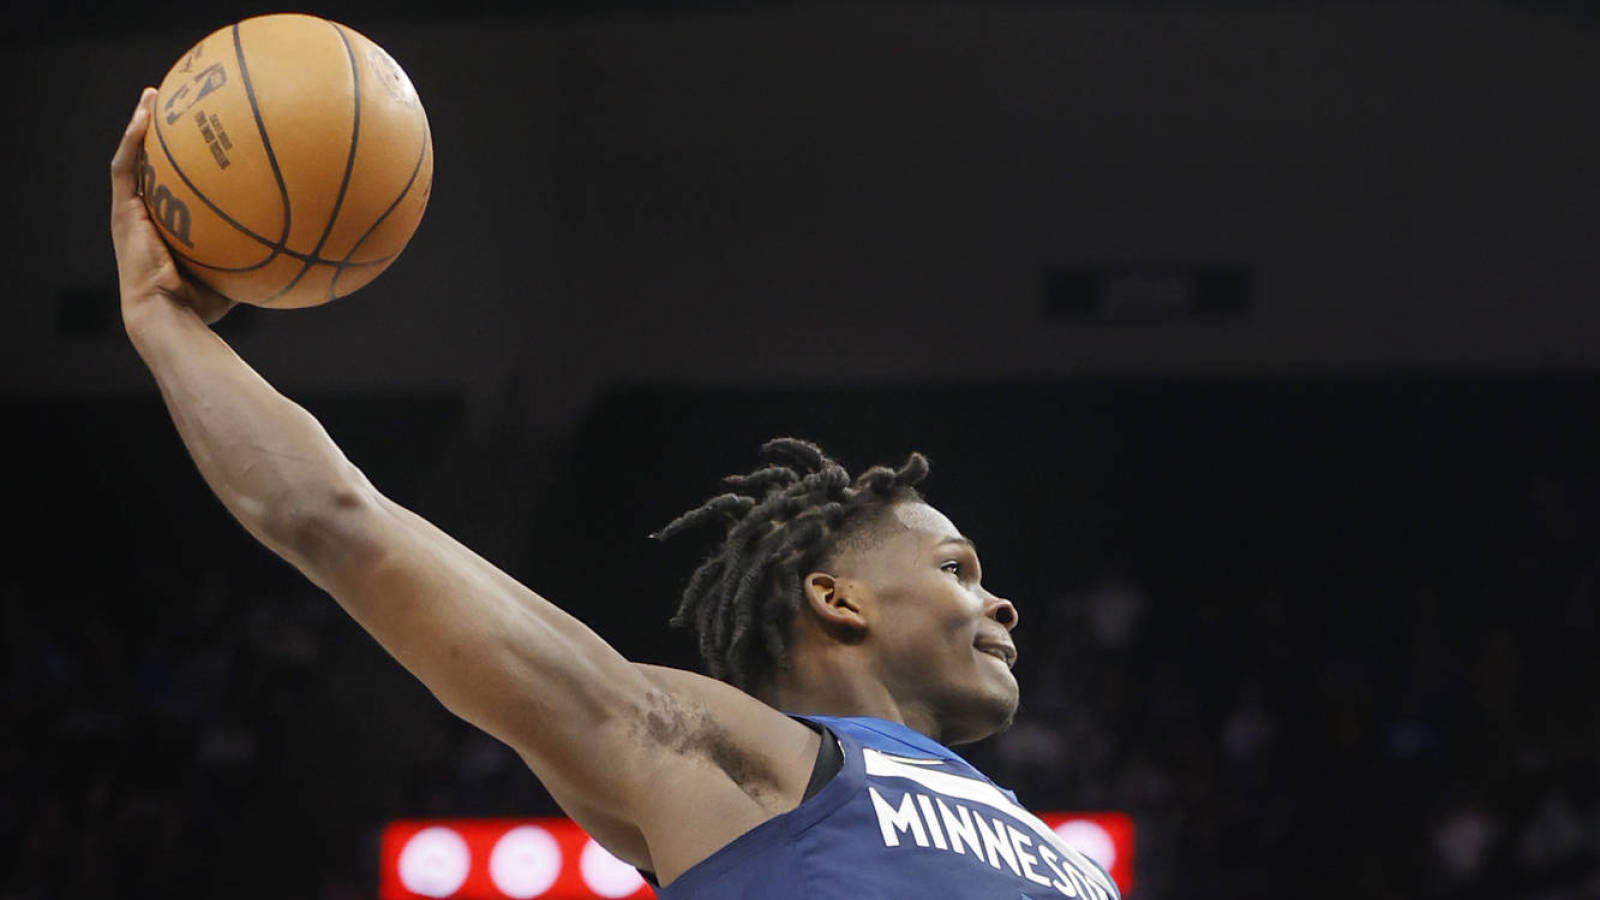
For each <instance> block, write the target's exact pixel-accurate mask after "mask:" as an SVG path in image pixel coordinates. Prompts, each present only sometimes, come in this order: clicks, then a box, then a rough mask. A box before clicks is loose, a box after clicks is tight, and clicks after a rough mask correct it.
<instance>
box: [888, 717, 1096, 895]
mask: <svg viewBox="0 0 1600 900" xmlns="http://www.w3.org/2000/svg"><path fill="white" fill-rule="evenodd" d="M861 753H862V758H863V764H864V765H863V768H864V770H865V773H866V776H867V785H866V788H867V796H868V798H870V799H871V801H872V808H873V812H874V813H875V814H876V816H877V820H878V832H879V835H880V836H881V837H882V838H883V845H884V846H885V847H918V848H922V849H924V850H934V851H938V852H943V853H950V854H956V855H960V856H965V857H967V858H968V859H969V860H970V861H971V863H972V864H973V865H985V866H988V867H989V868H991V869H993V870H995V871H996V872H1010V873H1011V874H1012V875H1013V876H1016V877H1018V878H1025V879H1027V880H1028V881H1030V882H1032V883H1033V884H1036V885H1040V886H1044V887H1049V888H1053V889H1054V890H1055V892H1056V893H1057V894H1060V895H1061V896H1064V897H1082V898H1086V900H1108V898H1112V897H1116V896H1117V889H1116V887H1115V886H1114V885H1113V884H1112V883H1111V880H1110V879H1109V878H1107V877H1106V876H1105V875H1104V874H1103V873H1101V871H1100V869H1099V868H1098V867H1097V866H1095V865H1094V864H1093V863H1091V862H1089V861H1088V859H1087V858H1085V857H1084V856H1083V855H1082V854H1080V853H1078V852H1077V851H1075V850H1073V849H1072V848H1071V847H1068V846H1067V845H1066V843H1065V842H1063V841H1062V840H1061V838H1060V836H1058V835H1057V834H1056V833H1055V832H1054V831H1052V830H1051V829H1050V828H1049V826H1047V825H1045V824H1044V823H1043V822H1041V821H1039V819H1038V817H1036V816H1034V815H1033V814H1032V813H1030V812H1028V811H1027V810H1025V809H1023V808H1022V807H1021V806H1020V805H1018V804H1017V802H1016V801H1015V800H1014V799H1013V798H1012V797H1011V796H1009V795H1008V794H1007V793H1006V792H1003V791H1001V790H1000V789H999V788H997V787H995V786H994V784H993V783H992V782H990V781H989V780H988V779H987V778H982V777H978V778H974V777H971V776H970V775H968V774H965V773H963V772H961V771H960V770H961V769H962V768H965V769H967V770H968V771H971V772H974V773H975V772H976V770H973V769H972V768H971V766H966V765H965V764H964V763H961V764H960V765H957V764H956V763H955V762H953V761H950V760H946V759H927V758H922V757H905V756H896V755H893V754H890V753H886V752H883V751H881V750H876V749H874V748H872V747H862V748H861Z"/></svg>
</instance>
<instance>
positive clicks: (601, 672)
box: [305, 492, 677, 811]
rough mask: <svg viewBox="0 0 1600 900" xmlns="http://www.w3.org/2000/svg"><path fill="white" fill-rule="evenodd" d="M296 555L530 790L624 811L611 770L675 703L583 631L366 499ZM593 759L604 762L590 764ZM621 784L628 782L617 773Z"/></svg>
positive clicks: (412, 518)
mask: <svg viewBox="0 0 1600 900" xmlns="http://www.w3.org/2000/svg"><path fill="white" fill-rule="evenodd" d="M343 505H344V507H345V509H344V510H343V511H342V512H341V513H340V514H339V517H338V518H336V519H335V520H333V521H328V522H324V523H322V525H321V526H320V527H321V528H323V529H324V533H323V534H321V535H319V536H316V537H314V538H313V539H312V540H311V541H308V544H314V543H318V542H320V543H321V544H322V545H323V546H322V547H321V548H320V549H319V548H316V547H314V546H307V547H306V548H305V555H306V558H307V561H308V564H309V565H308V567H307V574H308V575H310V576H311V577H312V579H313V580H314V581H316V582H317V583H318V584H319V585H321V586H322V587H323V588H324V589H326V590H327V591H328V592H329V593H330V594H332V595H333V596H334V598H335V599H336V600H337V601H338V602H339V603H340V605H341V606H343V607H344V608H345V609H346V611H348V612H349V613H350V615H351V616H352V617H354V618H355V619H356V621H357V622H358V623H360V624H361V626H362V627H363V628H365V629H366V630H367V631H368V632H369V633H370V634H372V636H373V637H374V638H375V639H377V641H378V642H379V643H380V644H382V645H383V647H384V648H385V649H386V650H387V651H388V652H389V653H390V655H392V656H394V657H395V659H396V660H397V661H399V662H400V663H401V664H402V665H403V666H405V667H406V669H407V670H409V671H410V672H411V673H412V674H413V675H415V676H416V677H417V678H418V679H420V680H421V681H422V682H423V684H425V685H426V686H427V687H428V689H429V690H430V691H432V692H433V694H434V696H436V697H437V698H438V699H439V700H440V702H442V703H443V704H444V705H445V706H446V707H447V708H449V709H450V710H451V711H452V712H454V713H455V714H456V715H458V716H461V717H462V718H464V719H466V720H467V721H469V722H471V723H473V724H474V725H477V726H478V727H480V728H482V729H484V730H485V731H487V732H489V733H490V734H492V735H494V736H495V737H497V738H499V739H500V740H502V741H504V742H505V743H507V744H509V745H511V746H512V747H513V748H515V749H516V750H517V751H518V752H519V753H520V754H521V755H522V756H523V757H524V758H525V759H527V760H528V761H529V763H530V765H532V767H533V768H534V772H535V774H538V775H540V777H541V778H544V777H546V776H547V775H548V776H550V777H559V778H561V779H562V780H563V781H564V782H565V783H567V784H569V785H570V786H571V788H572V789H573V790H575V791H578V792H581V794H582V796H583V797H584V799H585V801H586V802H589V803H593V804H595V805H597V806H601V807H604V808H607V809H614V810H619V811H620V810H624V809H626V808H627V807H628V806H629V805H630V803H631V798H630V796H629V795H630V792H631V791H633V790H634V787H633V786H632V785H631V784H630V783H629V782H628V780H627V779H626V778H625V777H618V775H617V772H616V761H617V760H619V759H622V760H624V761H625V760H626V758H627V757H628V756H631V755H633V754H635V753H641V752H643V751H644V744H646V743H647V742H648V741H649V740H650V739H651V735H652V731H653V730H654V731H656V732H659V731H660V730H661V727H660V726H659V725H658V726H656V727H655V728H654V729H652V726H651V723H652V722H656V723H667V722H671V721H673V717H674V716H675V715H676V711H677V704H676V703H675V702H674V700H673V698H671V697H670V696H669V695H668V694H667V693H666V692H665V691H663V690H661V689H660V688H659V687H657V686H656V685H654V684H653V683H652V682H651V681H650V680H649V679H647V678H645V677H644V676H643V675H642V674H641V673H640V672H639V671H638V670H637V669H636V668H635V667H634V666H633V665H631V664H630V663H629V662H628V661H627V660H626V659H624V658H623V657H622V655H621V654H619V653H618V652H617V651H616V650H615V649H614V648H612V647H611V646H610V645H608V644H607V643H605V642H604V641H603V640H601V639H600V637H599V636H598V635H596V634H595V633H594V632H593V631H591V630H590V629H589V628H588V627H587V626H585V625H584V624H583V623H581V622H579V621H578V620H577V619H575V618H574V617H572V616H571V615H569V614H567V613H566V612H564V611H563V610H561V609H559V608H557V607H556V606H554V605H553V604H551V603H549V602H548V601H546V600H544V599H543V598H541V597H539V596H538V595H537V594H535V593H534V592H533V591H531V590H529V589H528V588H526V587H524V586H523V585H522V584H520V583H518V582H517V581H516V580H515V579H513V578H511V577H510V576H509V575H507V574H506V573H504V572H502V571H501V570H500V569H498V568H496V567H495V566H494V565H493V564H491V563H490V562H488V561H487V560H485V559H483V558H482V557H480V556H478V555H477V554H476V553H474V552H472V551H471V550H470V549H468V548H467V547H465V546H464V545H462V544H461V543H459V542H458V541H456V540H454V539H453V538H451V537H450V536H448V535H447V534H445V533H444V532H443V531H441V530H440V529H438V528H437V527H435V526H433V525H432V524H431V523H428V522H427V521H426V520H424V519H422V518H421V517H420V516H417V515H416V514H415V513H412V512H410V511H409V510H406V509H404V508H403V507H400V506H398V505H397V504H394V503H392V502H390V501H388V500H386V499H384V498H382V497H381V496H378V495H376V493H375V492H374V493H373V494H371V495H369V496H368V497H366V498H360V499H357V500H353V501H351V502H349V503H346V504H343ZM597 751H603V752H597ZM625 771H626V770H625Z"/></svg>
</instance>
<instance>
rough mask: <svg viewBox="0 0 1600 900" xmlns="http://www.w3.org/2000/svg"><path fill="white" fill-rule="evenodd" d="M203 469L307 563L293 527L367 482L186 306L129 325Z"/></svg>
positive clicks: (268, 539) (270, 538) (268, 535)
mask: <svg viewBox="0 0 1600 900" xmlns="http://www.w3.org/2000/svg"><path fill="white" fill-rule="evenodd" d="M128 334H129V337H130V338H131V339H132V340H133V344H134V347H135V348H136V349H137V350H138V352H139V355H140V356H141V357H143V359H144V361H145V364H146V365H147V366H149V368H150V371H151V373H152V374H154V375H155V379H156V383H157V385H159V386H160V388H161V396H162V398H163V399H164V400H165V401H166V404H167V409H168V411H169V412H170V413H171V415H172V420H173V423H174V424H176V425H177V428H178V433H179V435H180V436H181V437H182V438H183V443H184V445H185V446H186V447H187V448H188V450H189V455H190V456H191V457H193V459H194V461H195V464H196V465H197V466H198V467H199V469H200V474H201V475H202V476H203V477H204V478H205V480H206V483H207V484H208V485H210V487H211V489H212V491H213V492H215V493H216V495H217V497H218V498H220V499H221V500H222V502H223V504H224V505H225V506H226V507H227V508H228V511H229V512H231V513H232V514H233V515H234V517H235V518H237V519H238V520H239V522H240V523H241V524H243V525H244V527H245V528H246V529H248V530H249V531H250V533H251V534H253V535H255V537H256V538H257V539H258V540H260V541H262V543H264V544H266V545H267V546H269V547H271V548H272V549H273V550H274V551H275V552H277V553H278V554H279V555H281V556H284V557H285V558H287V559H289V561H290V562H292V563H295V564H296V565H300V566H301V567H302V568H305V566H304V565H303V563H304V562H305V561H304V560H302V559H300V558H297V557H298V556H301V555H303V554H302V548H301V547H300V544H301V542H300V541H299V537H300V535H301V534H302V533H303V532H304V531H305V529H306V528H307V527H308V525H309V523H311V522H313V521H314V520H315V519H316V518H317V517H318V516H319V515H322V514H324V513H325V512H326V510H327V508H328V507H331V506H336V505H337V504H338V503H339V499H340V497H341V495H346V494H348V493H349V492H351V491H353V490H358V489H360V487H361V486H364V485H365V480H364V479H363V478H362V477H361V475H360V473H359V472H357V471H356V470H355V468H354V467H353V466H352V465H351V464H350V462H349V460H347V459H346V458H345V456H344V454H343V453H342V452H341V451H340V450H339V448H338V446H337V445H335V444H334V443H333V440H332V439H331V438H329V437H328V434H327V432H326V431H325V430H323V428H322V426H321V424H320V423H318V422H317V420H316V419H315V418H313V417H312V415H311V414H310V413H308V412H306V410H305V409H303V408H302V407H300V406H299V405H298V404H296V403H294V402H292V401H290V400H289V399H288V398H286V397H284V396H283V395H282V394H280V393H278V392H277V391H276V390H275V389H274V388H273V387H272V385H270V384H268V383H267V382H266V380H265V379H263V378H262V377H261V376H260V375H258V374H257V373H256V372H255V370H254V369H252V368H250V366H249V365H247V364H246V363H245V362H244V361H243V360H242V359H240V358H239V356H238V355H237V354H235V353H234V352H233V349H232V348H230V347H229V346H228V345H227V344H226V343H225V342H224V341H223V340H222V339H221V338H220V337H218V336H217V335H216V333H215V332H213V331H212V330H211V329H210V328H209V327H208V326H206V325H205V324H204V323H203V322H201V321H200V319H199V318H198V317H197V316H195V314H194V313H193V312H191V311H190V310H188V309H186V308H183V307H180V306H177V305H164V306H161V307H160V308H156V309H152V310H149V311H148V312H147V314H144V315H141V316H140V317H139V319H138V320H137V321H136V322H135V321H130V322H129V323H128Z"/></svg>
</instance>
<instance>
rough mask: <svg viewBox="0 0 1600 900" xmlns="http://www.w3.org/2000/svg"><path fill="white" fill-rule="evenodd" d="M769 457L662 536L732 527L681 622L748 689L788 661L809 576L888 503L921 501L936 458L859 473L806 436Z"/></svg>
mask: <svg viewBox="0 0 1600 900" xmlns="http://www.w3.org/2000/svg"><path fill="white" fill-rule="evenodd" d="M761 455H762V456H763V457H764V458H765V459H766V460H768V462H769V463H770V464H769V465H766V466H763V467H762V468H758V469H756V470H755V471H753V472H750V473H748V474H745V475H729V476H728V477H726V478H724V479H723V482H724V483H725V484H727V485H728V486H729V487H730V488H732V489H733V491H732V492H730V493H725V494H719V495H717V496H715V497H712V498H711V499H710V500H707V501H706V502H705V503H704V504H702V505H701V506H699V507H698V508H696V509H692V510H690V511H688V512H686V513H684V514H683V515H681V516H679V517H678V518H676V519H674V520H672V522H671V523H670V524H668V525H667V527H665V528H663V529H661V531H659V532H657V533H656V535H655V538H656V539H657V540H666V539H667V538H670V537H672V536H673V535H676V534H680V533H682V532H683V531H685V530H687V529H690V528H694V527H696V526H699V525H702V524H704V523H706V522H710V521H713V520H721V521H723V522H725V523H726V524H727V527H728V531H727V536H726V537H725V538H724V539H723V541H722V546H721V547H720V548H719V549H718V550H717V551H716V552H715V553H714V554H712V555H711V556H710V557H709V558H708V559H706V561H705V562H703V563H701V564H700V567H699V568H698V569H696V570H695V571H694V574H693V575H692V576H691V577H690V578H689V585H688V587H686V588H684V591H683V602H682V603H681V604H680V605H679V606H678V612H677V614H676V615H675V616H673V618H672V624H673V625H676V626H680V627H682V626H688V627H691V628H693V629H694V631H695V634H696V635H697V636H698V638H699V641H700V656H701V658H702V659H703V660H704V661H705V664H706V667H707V669H708V670H709V672H710V674H711V676H712V677H714V678H720V679H722V680H723V681H727V682H729V683H730V684H733V685H734V686H736V687H739V688H741V689H744V690H751V689H752V688H757V687H761V686H763V685H765V684H766V683H767V682H768V681H769V680H770V679H771V677H772V676H773V675H775V674H776V673H777V672H778V671H779V670H781V669H782V668H783V667H784V665H785V664H786V662H787V658H788V650H789V623H790V622H791V621H792V620H793V618H794V615H795V613H796V612H797V611H798V610H799V609H800V605H801V602H802V599H803V594H802V588H801V580H802V579H803V578H805V576H806V575H807V574H809V573H810V572H812V571H814V570H815V568H816V567H817V566H818V565H820V564H822V563H825V562H827V561H828V560H830V559H831V558H832V557H833V555H834V554H835V552H836V551H837V550H838V549H839V548H840V547H841V546H842V542H843V541H845V540H848V539H850V538H852V537H854V536H855V535H856V534H857V533H858V532H859V531H860V529H861V528H862V527H863V526H865V525H868V524H870V523H871V522H872V521H873V519H874V518H875V516H876V515H877V514H878V513H880V512H882V510H883V509H885V508H886V507H887V506H888V505H889V504H891V503H893V502H895V501H899V500H907V499H920V496H919V495H918V493H917V491H916V485H917V484H918V483H920V482H921V481H922V479H923V478H925V477H927V474H928V460H927V458H926V457H924V456H923V455H922V454H920V453H912V454H911V455H910V456H909V457H907V459H906V461H905V464H904V465H902V466H900V468H898V469H892V468H889V467H888V466H874V467H873V468H870V469H868V470H866V471H865V472H862V473H861V474H860V475H859V476H858V477H856V478H855V479H853V480H852V479H851V477H850V473H849V472H846V471H845V469H844V467H843V466H841V465H839V464H838V463H837V462H835V461H833V460H832V459H830V458H829V457H828V455H827V454H825V453H823V452H822V448H820V447H818V446H817V445H816V444H813V443H810V442H809V441H803V440H799V439H798V438H775V439H773V440H771V441H768V442H767V443H766V444H764V445H763V446H762V448H761Z"/></svg>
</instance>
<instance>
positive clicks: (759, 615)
mask: <svg viewBox="0 0 1600 900" xmlns="http://www.w3.org/2000/svg"><path fill="white" fill-rule="evenodd" d="M762 452H763V454H764V455H765V456H766V457H767V458H768V459H769V460H771V464H770V465H767V466H765V467H763V468H760V469H757V470H756V471H754V472H751V473H749V474H746V475H734V476H729V477H728V478H727V479H726V481H727V483H728V485H729V486H730V488H732V489H733V490H732V492H730V493H725V494H721V495H718V496H716V497H713V498H711V499H710V500H708V501H706V503H704V504H703V505H701V506H700V507H698V508H696V509H694V510H691V511H689V512H687V513H685V514H683V515H682V516H679V517H678V518H677V519H676V520H674V521H673V522H672V523H671V524H669V525H668V526H667V527H666V528H663V529H662V530H661V532H660V533H659V534H658V537H660V538H667V537H671V536H672V535H674V534H677V533H679V532H681V531H683V530H684V529H687V528H691V527H694V526H696V525H700V524H702V523H705V522H709V521H720V522H722V523H724V524H725V525H726V527H727V534H726V536H725V538H724V540H723V542H722V543H721V545H720V546H718V547H717V549H716V552H714V553H713V554H712V555H711V556H710V557H709V558H707V559H706V560H705V562H704V563H702V564H701V566H700V567H699V568H698V569H697V570H695V572H694V575H693V576H692V577H691V578H690V579H689V584H688V587H687V588H686V589H685V590H684V593H683V602H682V605H681V606H680V607H679V608H678V614H677V616H676V617H674V619H673V622H674V624H678V625H687V626H689V627H690V628H692V629H693V630H694V631H695V632H696V634H697V636H698V638H699V642H700V653H701V657H702V658H703V659H704V661H705V664H706V667H707V669H708V670H709V671H710V674H711V675H712V676H714V677H717V678H721V679H722V680H724V681H727V682H729V683H731V684H734V685H736V686H738V687H740V688H743V689H744V690H746V691H749V692H751V693H753V694H755V695H756V696H760V697H767V698H770V697H771V696H772V694H773V692H774V689H775V688H776V687H777V686H778V685H780V684H785V683H787V682H788V681H792V679H793V678H795V677H800V676H798V675H796V673H801V672H811V673H815V672H816V671H817V670H818V667H817V666H807V665H800V663H804V662H815V661H819V660H824V659H825V660H826V663H827V665H835V666H848V667H849V668H850V669H851V670H852V671H851V672H849V673H848V675H849V677H851V678H861V677H863V676H866V677H868V678H870V679H872V680H873V681H874V682H875V683H876V684H877V685H881V687H882V689H883V690H884V691H885V692H886V693H888V694H889V695H891V696H893V697H894V699H895V701H896V702H897V703H898V704H900V705H901V706H902V707H906V706H910V707H915V708H916V709H917V710H918V711H919V712H921V713H924V714H926V716H927V717H928V718H931V719H932V720H933V721H934V722H935V724H936V727H937V728H938V729H939V732H940V737H941V739H942V740H944V741H945V742H946V743H950V744H955V743H962V742H965V741H971V740H977V739H979V738H983V737H986V736H988V735H990V734H994V733H995V732H998V731H1001V730H1003V729H1004V728H1005V727H1006V726H1007V725H1008V724H1009V723H1010V721H1011V716H1012V715H1013V714H1014V713H1015V711H1016V705H1017V684H1016V681H1015V680H1014V679H1013V678H1012V676H1011V673H1010V671H1009V669H1008V666H1007V662H1009V660H1001V659H997V658H996V657H995V655H994V654H996V653H998V654H999V655H1002V656H1010V657H1012V658H1014V650H1012V649H1011V648H1012V644H1011V642H1010V639H1009V637H1008V635H1007V632H1008V631H1010V629H1011V628H1013V627H1015V625H1016V622H1017V613H1016V610H1015V608H1013V607H1012V606H1011V604H1010V603H1009V602H1007V601H1005V600H1002V599H1000V598H998V597H995V596H994V595H993V594H991V593H989V592H988V591H987V590H985V589H984V588H983V586H982V584H981V581H980V576H981V570H980V569H979V563H978V557H977V552H976V549H975V548H974V547H973V545H972V543H971V542H970V541H968V540H967V539H966V538H964V537H963V536H962V535H961V533H960V532H959V531H958V530H957V529H956V527H955V525H954V524H953V523H951V522H950V520H949V519H948V518H946V517H945V516H944V515H943V514H942V513H940V512H939V511H938V510H936V509H934V508H933V507H932V506H930V505H928V504H927V502H926V501H924V500H923V498H922V496H921V494H919V493H918V491H917V485H918V484H919V483H920V482H921V481H922V479H923V478H924V477H925V476H926V475H927V474H928V462H927V460H926V459H925V458H924V457H923V456H922V455H921V454H919V453H913V454H911V456H910V457H909V458H908V459H907V460H906V462H905V464H904V465H902V466H900V467H899V468H898V469H894V468H889V467H887V466H877V467H874V468H871V469H868V470H867V471H865V472H863V473H862V474H861V475H860V476H858V477H855V478H852V477H851V476H850V474H849V473H848V472H847V471H845V469H844V467H843V466H841V465H839V464H838V463H837V462H834V461H833V460H832V459H830V458H828V456H827V455H826V454H824V453H823V452H822V450H821V449H820V448H818V447H817V446H816V445H814V444H810V443H807V442H805V441H801V440H796V439H794V438H779V439H777V440H773V441H770V442H768V443H767V444H766V446H764V447H763V448H762ZM797 654H799V655H811V656H812V657H813V658H812V659H811V660H803V659H798V658H796V656H797ZM823 671H827V670H826V669H824V670H823ZM843 674H844V673H841V676H842V675H843ZM801 688H802V689H804V688H805V686H803V685H802V686H801ZM843 712H848V710H846V711H843Z"/></svg>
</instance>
